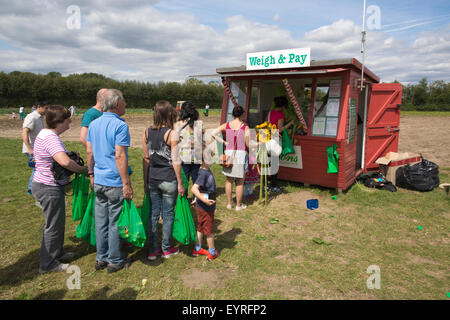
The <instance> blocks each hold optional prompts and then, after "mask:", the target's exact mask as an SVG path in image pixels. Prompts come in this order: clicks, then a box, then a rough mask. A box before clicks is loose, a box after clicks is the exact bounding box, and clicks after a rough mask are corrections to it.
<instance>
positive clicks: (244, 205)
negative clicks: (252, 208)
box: [236, 203, 247, 211]
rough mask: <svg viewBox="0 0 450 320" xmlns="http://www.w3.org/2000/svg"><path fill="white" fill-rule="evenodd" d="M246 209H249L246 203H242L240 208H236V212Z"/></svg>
mask: <svg viewBox="0 0 450 320" xmlns="http://www.w3.org/2000/svg"><path fill="white" fill-rule="evenodd" d="M244 209H247V205H246V204H244V203H241V205H240V206H236V211H239V210H244Z"/></svg>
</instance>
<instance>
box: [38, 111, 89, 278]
mask: <svg viewBox="0 0 450 320" xmlns="http://www.w3.org/2000/svg"><path fill="white" fill-rule="evenodd" d="M71 122H72V120H71V119H70V111H69V110H67V109H66V108H65V107H62V106H50V107H49V108H48V111H47V113H46V115H45V126H46V128H45V129H42V130H41V131H40V132H39V134H38V136H37V137H36V140H35V142H34V148H33V153H34V159H35V161H36V166H35V168H36V172H35V175H34V178H33V183H32V186H31V190H32V194H33V196H34V197H35V199H36V201H37V202H38V203H39V204H40V205H41V207H42V211H43V213H44V219H45V224H44V231H43V236H42V244H41V250H40V263H39V272H40V273H48V272H54V271H64V270H66V269H67V267H68V266H69V265H68V264H64V263H61V262H62V261H65V260H71V259H73V258H74V256H75V255H74V253H71V252H64V249H63V245H64V232H65V223H66V202H65V198H64V185H65V184H68V183H70V177H69V178H67V180H66V181H58V182H57V181H55V178H54V177H53V173H52V171H51V166H52V164H53V162H54V161H56V162H58V163H59V164H60V165H61V166H62V167H64V168H66V169H68V170H70V171H72V172H77V173H82V172H83V171H85V172H87V167H82V166H80V165H78V164H77V163H76V162H75V161H73V160H72V159H70V158H69V156H68V155H67V153H66V152H67V150H66V148H65V147H64V144H63V142H62V140H61V138H60V137H59V136H60V135H61V133H63V132H65V131H66V130H68V129H69V127H70V123H71Z"/></svg>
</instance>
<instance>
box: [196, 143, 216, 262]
mask: <svg viewBox="0 0 450 320" xmlns="http://www.w3.org/2000/svg"><path fill="white" fill-rule="evenodd" d="M203 149H204V151H203V159H202V164H201V166H200V169H199V171H198V176H197V180H196V181H195V183H194V185H193V186H192V188H191V190H192V193H193V194H194V196H195V198H196V201H195V211H196V213H197V238H198V241H197V243H196V244H195V248H194V251H193V253H192V254H193V256H195V257H197V256H199V255H205V256H207V258H208V260H210V261H211V260H214V259H215V258H217V256H218V255H219V251H218V250H216V248H215V247H214V212H215V211H216V181H215V179H214V175H213V174H212V172H211V170H210V169H209V168H210V166H211V164H212V161H211V160H212V157H211V154H210V152H209V151H208V149H205V148H203ZM203 236H206V243H207V244H208V250H205V249H203V248H202V240H203Z"/></svg>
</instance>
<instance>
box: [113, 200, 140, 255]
mask: <svg viewBox="0 0 450 320" xmlns="http://www.w3.org/2000/svg"><path fill="white" fill-rule="evenodd" d="M141 211H142V210H141ZM117 228H118V230H119V235H120V237H121V238H122V239H125V240H126V241H127V242H128V243H130V244H132V245H133V246H136V247H139V248H142V247H143V246H144V245H145V240H147V234H146V232H145V229H144V225H143V223H142V219H141V216H140V214H139V211H138V209H136V206H135V205H134V202H133V200H129V199H124V200H123V207H122V212H121V213H120V216H119V221H117Z"/></svg>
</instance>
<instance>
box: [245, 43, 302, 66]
mask: <svg viewBox="0 0 450 320" xmlns="http://www.w3.org/2000/svg"><path fill="white" fill-rule="evenodd" d="M310 57H311V48H298V49H284V50H277V51H263V52H254V53H247V60H246V61H247V62H246V65H247V70H264V69H279V68H296V67H309V64H310V61H311V59H310Z"/></svg>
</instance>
